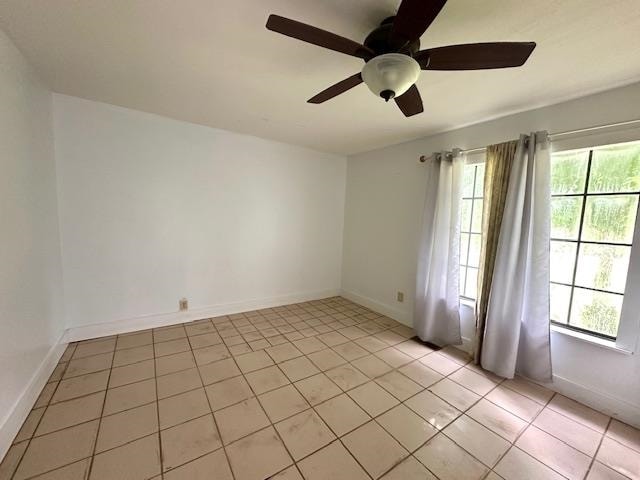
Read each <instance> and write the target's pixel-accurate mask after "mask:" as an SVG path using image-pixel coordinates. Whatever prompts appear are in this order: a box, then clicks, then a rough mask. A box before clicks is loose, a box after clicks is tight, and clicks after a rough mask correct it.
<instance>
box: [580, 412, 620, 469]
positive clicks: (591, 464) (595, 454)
mask: <svg viewBox="0 0 640 480" xmlns="http://www.w3.org/2000/svg"><path fill="white" fill-rule="evenodd" d="M612 423H613V417H609V421H608V422H607V426H606V427H605V429H604V432H602V436H601V437H600V441H599V442H598V447H597V448H596V450H595V451H594V452H593V457H591V462H589V467H588V468H587V472H586V473H585V474H584V478H587V476H588V475H589V473H590V472H591V469H592V468H593V464H594V463H595V461H596V457H597V456H598V453H599V452H600V447H601V446H602V442H604V439H605V437H606V436H607V432H608V431H609V427H610V426H611V424H612ZM617 473H620V472H617ZM623 476H625V477H626V475H623Z"/></svg>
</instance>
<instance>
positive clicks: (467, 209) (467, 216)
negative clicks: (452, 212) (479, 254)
mask: <svg viewBox="0 0 640 480" xmlns="http://www.w3.org/2000/svg"><path fill="white" fill-rule="evenodd" d="M471 202H473V200H462V206H461V209H460V230H461V231H463V232H468V231H470V229H471Z"/></svg>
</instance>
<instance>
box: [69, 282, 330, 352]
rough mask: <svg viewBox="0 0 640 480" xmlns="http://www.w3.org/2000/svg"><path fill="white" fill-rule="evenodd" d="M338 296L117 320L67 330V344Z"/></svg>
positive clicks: (324, 293) (298, 296)
mask: <svg viewBox="0 0 640 480" xmlns="http://www.w3.org/2000/svg"><path fill="white" fill-rule="evenodd" d="M337 295H340V290H339V289H331V290H319V291H314V292H302V293H295V294H292V295H282V296H278V297H271V298H260V299H255V300H247V301H243V302H233V303H224V304H219V305H210V306H208V307H203V308H198V309H194V310H187V311H185V312H168V313H158V314H152V315H145V316H141V317H134V318H128V319H121V320H114V321H111V322H106V323H96V324H93V325H84V326H81V327H72V328H68V329H67V330H66V332H65V335H64V338H63V342H64V343H69V342H77V341H80V340H88V339H90V338H98V337H107V336H109V335H117V334H121V333H128V332H135V331H138V330H146V329H148V328H158V327H165V326H167V325H175V324H178V323H184V322H191V321H194V320H200V319H202V318H210V317H217V316H220V315H230V314H232V313H240V312H248V311H250V310H259V309H261V308H271V307H278V306H280V305H288V304H292V303H299V302H308V301H311V300H318V299H321V298H327V297H335V296H337Z"/></svg>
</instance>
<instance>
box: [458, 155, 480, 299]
mask: <svg viewBox="0 0 640 480" xmlns="http://www.w3.org/2000/svg"><path fill="white" fill-rule="evenodd" d="M485 161H486V152H485V151H484V150H483V151H480V152H475V153H469V154H467V156H466V160H465V166H467V165H481V164H483V163H485ZM474 190H475V189H474ZM473 196H475V191H474V192H473ZM463 199H464V197H463ZM473 203H475V202H473ZM483 208H484V199H483ZM471 222H473V211H471ZM482 227H483V225H482V224H481V226H480V233H481V234H483V233H484V232H483V231H482ZM460 230H461V231H460V235H462V233H467V232H462V228H461V229H460ZM469 242H471V237H469ZM468 263H469V249H467V264H468ZM460 267H466V268H467V269H468V268H469V266H468V265H462V264H460ZM471 268H475V267H471ZM479 270H480V266H479V265H478V271H479ZM466 273H468V270H467V272H466ZM466 280H467V279H466V278H465V281H466ZM476 301H477V299H476V298H472V297H467V296H465V295H464V292H463V291H462V290H461V291H460V302H461V303H462V304H465V305H469V306H470V307H473V308H475V305H476Z"/></svg>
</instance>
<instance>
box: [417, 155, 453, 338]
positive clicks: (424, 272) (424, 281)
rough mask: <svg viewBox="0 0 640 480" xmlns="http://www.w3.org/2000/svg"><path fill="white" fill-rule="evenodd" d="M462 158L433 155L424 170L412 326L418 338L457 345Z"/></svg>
mask: <svg viewBox="0 0 640 480" xmlns="http://www.w3.org/2000/svg"><path fill="white" fill-rule="evenodd" d="M463 169H464V156H463V155H462V154H461V152H460V151H459V150H454V151H453V152H443V153H440V154H436V155H434V156H433V157H432V159H431V160H429V162H428V164H427V165H426V175H427V195H426V198H425V203H424V214H423V220H422V234H421V238H420V246H419V254H418V273H417V281H416V301H415V308H414V319H413V325H414V329H415V330H416V332H417V334H418V336H419V337H420V339H422V340H423V341H425V342H431V343H434V344H436V345H440V346H444V345H450V344H455V345H457V344H460V343H462V340H461V338H460V292H459V289H460V287H459V284H460V206H461V203H462V175H463Z"/></svg>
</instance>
